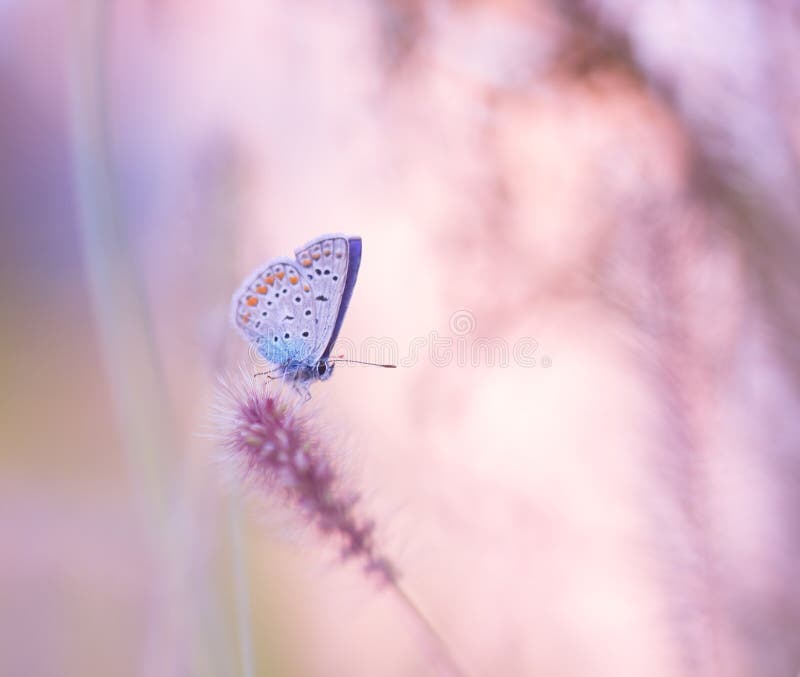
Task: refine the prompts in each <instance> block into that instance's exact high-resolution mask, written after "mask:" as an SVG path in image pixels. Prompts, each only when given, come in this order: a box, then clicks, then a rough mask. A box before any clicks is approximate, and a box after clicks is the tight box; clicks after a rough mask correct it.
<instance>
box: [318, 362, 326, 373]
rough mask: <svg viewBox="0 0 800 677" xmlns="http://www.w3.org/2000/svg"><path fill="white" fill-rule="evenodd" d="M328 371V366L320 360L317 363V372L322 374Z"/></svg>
mask: <svg viewBox="0 0 800 677" xmlns="http://www.w3.org/2000/svg"><path fill="white" fill-rule="evenodd" d="M326 371H328V366H327V365H326V364H325V363H324V362H320V363H319V364H318V365H317V373H318V374H319V375H320V376H322V375H323V374H324V373H325V372H326Z"/></svg>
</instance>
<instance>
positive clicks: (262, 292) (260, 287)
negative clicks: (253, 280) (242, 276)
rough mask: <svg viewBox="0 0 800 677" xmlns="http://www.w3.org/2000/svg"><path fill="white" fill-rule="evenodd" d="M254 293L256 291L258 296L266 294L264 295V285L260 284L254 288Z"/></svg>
mask: <svg viewBox="0 0 800 677" xmlns="http://www.w3.org/2000/svg"><path fill="white" fill-rule="evenodd" d="M256 291H257V292H258V293H259V294H266V293H267V287H266V285H263V284H260V285H258V286H257V287H256Z"/></svg>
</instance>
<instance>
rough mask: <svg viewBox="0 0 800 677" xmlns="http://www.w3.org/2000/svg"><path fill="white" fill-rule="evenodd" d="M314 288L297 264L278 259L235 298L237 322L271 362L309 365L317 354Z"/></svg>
mask: <svg viewBox="0 0 800 677" xmlns="http://www.w3.org/2000/svg"><path fill="white" fill-rule="evenodd" d="M314 310H315V302H314V293H313V291H312V286H311V284H310V283H309V281H308V280H307V279H305V278H304V276H303V273H302V272H301V267H300V266H298V265H297V262H296V261H292V260H290V259H284V258H281V259H275V260H274V261H272V262H271V263H269V264H268V265H267V266H266V267H264V268H263V269H259V270H258V272H256V273H255V274H254V275H253V276H251V277H250V278H249V281H248V282H247V283H246V284H245V285H244V286H243V287H242V288H241V289H240V290H239V292H237V294H236V295H235V296H234V298H233V313H234V318H233V319H234V323H235V325H236V326H237V327H238V328H239V330H240V331H241V332H242V333H243V334H244V335H245V336H246V337H247V339H248V340H250V341H252V342H254V343H255V344H256V345H257V346H258V350H259V352H260V353H261V354H262V355H263V356H264V357H265V358H266V359H267V360H269V361H270V362H273V363H275V364H279V365H280V364H286V363H288V362H290V361H295V362H305V361H307V360H308V358H309V356H310V355H311V354H312V353H313V352H314V350H315V345H316V340H317V338H316V337H317V323H316V322H315V319H316V318H315V316H314Z"/></svg>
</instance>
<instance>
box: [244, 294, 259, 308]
mask: <svg viewBox="0 0 800 677" xmlns="http://www.w3.org/2000/svg"><path fill="white" fill-rule="evenodd" d="M244 302H245V303H246V304H247V305H248V306H251V307H252V306H254V305H256V304H257V303H258V299H257V298H256V297H255V296H248V297H247V298H246V299H245V300H244Z"/></svg>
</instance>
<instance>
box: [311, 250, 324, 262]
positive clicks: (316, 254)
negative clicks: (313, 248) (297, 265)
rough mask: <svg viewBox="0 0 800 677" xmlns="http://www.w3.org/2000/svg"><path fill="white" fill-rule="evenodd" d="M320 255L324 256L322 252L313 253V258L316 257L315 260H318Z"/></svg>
mask: <svg viewBox="0 0 800 677" xmlns="http://www.w3.org/2000/svg"><path fill="white" fill-rule="evenodd" d="M320 256H322V254H320V253H319V252H312V253H311V258H312V259H314V260H315V261H316V260H318V259H319V257H320Z"/></svg>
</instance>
